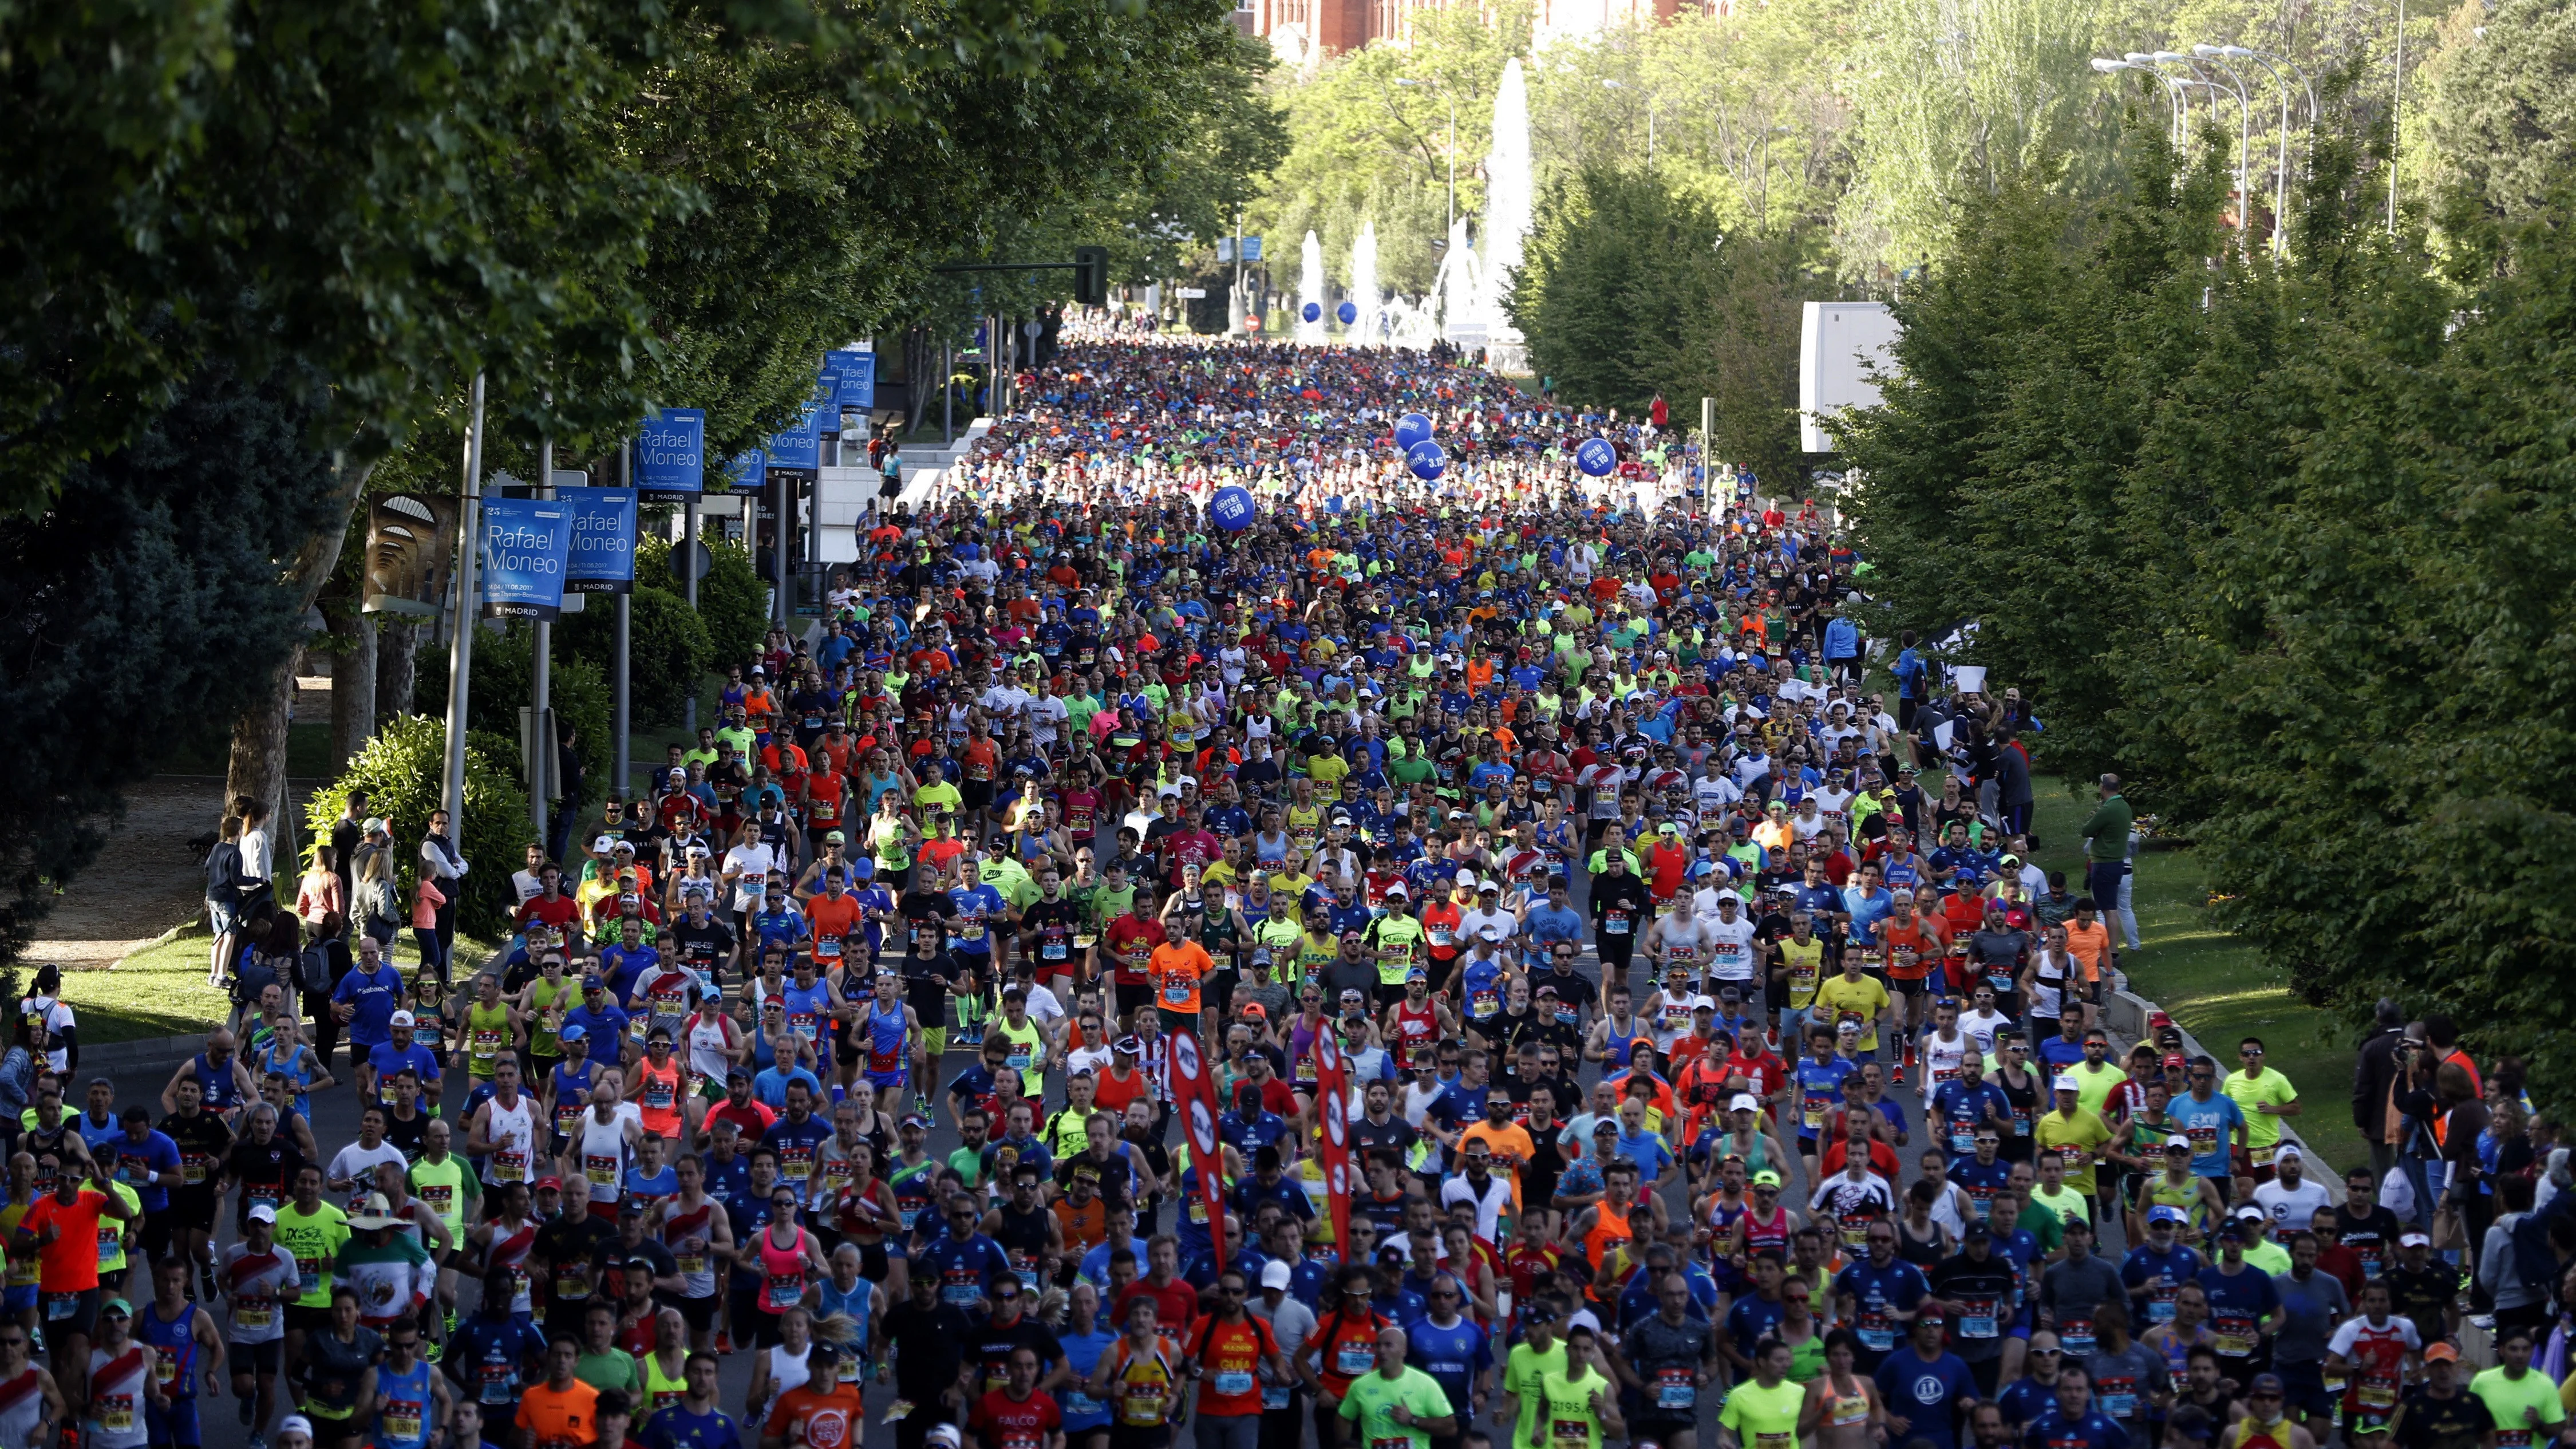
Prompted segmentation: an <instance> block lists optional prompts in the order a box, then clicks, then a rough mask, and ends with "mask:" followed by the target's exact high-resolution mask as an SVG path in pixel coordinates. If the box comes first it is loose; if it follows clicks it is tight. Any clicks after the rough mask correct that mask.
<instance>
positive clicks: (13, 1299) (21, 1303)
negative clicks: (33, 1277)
mask: <svg viewBox="0 0 2576 1449" xmlns="http://www.w3.org/2000/svg"><path fill="white" fill-rule="evenodd" d="M35 1306H36V1285H35V1284H33V1283H30V1284H28V1285H26V1286H25V1287H23V1288H12V1289H10V1290H9V1291H8V1293H7V1294H6V1295H5V1296H0V1312H7V1313H24V1312H26V1311H27V1310H29V1309H31V1308H33V1307H35Z"/></svg>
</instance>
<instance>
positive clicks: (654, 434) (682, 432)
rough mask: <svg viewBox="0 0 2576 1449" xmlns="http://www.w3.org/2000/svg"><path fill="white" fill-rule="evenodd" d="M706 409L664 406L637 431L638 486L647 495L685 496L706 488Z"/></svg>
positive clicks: (636, 465)
mask: <svg viewBox="0 0 2576 1449" xmlns="http://www.w3.org/2000/svg"><path fill="white" fill-rule="evenodd" d="M706 462H707V410H706V409H705V408H664V409H663V410H662V411H660V412H658V413H647V414H645V416H644V422H643V425H642V426H641V427H639V428H637V429H636V431H635V486H636V487H637V488H639V489H641V490H643V494H644V496H645V497H647V498H679V499H684V500H685V499H686V498H687V497H688V496H689V495H691V494H693V493H699V492H702V491H704V490H705V487H706Z"/></svg>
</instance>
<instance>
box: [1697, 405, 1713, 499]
mask: <svg viewBox="0 0 2576 1449" xmlns="http://www.w3.org/2000/svg"><path fill="white" fill-rule="evenodd" d="M1716 436H1717V399H1715V398H1713V397H1704V398H1701V399H1700V400H1699V487H1700V502H1701V503H1702V504H1703V505H1704V506H1706V507H1707V508H1709V509H1710V510H1712V516H1714V510H1715V509H1716V507H1717V445H1716V444H1715V443H1713V442H1711V441H1710V440H1711V439H1712V438H1715V437H1716Z"/></svg>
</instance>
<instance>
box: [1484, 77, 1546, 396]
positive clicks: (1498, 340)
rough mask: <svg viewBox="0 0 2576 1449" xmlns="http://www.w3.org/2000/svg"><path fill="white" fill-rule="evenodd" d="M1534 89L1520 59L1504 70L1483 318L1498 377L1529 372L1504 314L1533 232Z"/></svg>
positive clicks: (1489, 157) (1489, 186)
mask: <svg viewBox="0 0 2576 1449" xmlns="http://www.w3.org/2000/svg"><path fill="white" fill-rule="evenodd" d="M1532 185H1533V183H1532V180H1531V165H1530V120H1529V84H1528V82H1527V81H1526V80H1525V79H1524V78H1523V76H1522V74H1521V62H1520V57H1518V56H1514V57H1512V58H1511V59H1510V60H1508V61H1506V62H1504V64H1503V79H1502V83H1501V85H1499V86H1498V87H1496V88H1495V91H1494V146H1493V149H1492V150H1491V151H1488V152H1486V153H1485V232H1484V236H1483V238H1482V240H1483V241H1484V244H1485V255H1484V267H1483V282H1484V287H1483V291H1484V295H1483V297H1482V298H1481V299H1480V305H1479V309H1478V310H1479V313H1480V315H1481V316H1482V318H1483V319H1484V323H1485V343H1486V348H1487V352H1486V359H1485V360H1486V362H1487V364H1488V365H1490V366H1491V367H1493V368H1494V369H1495V370H1496V371H1498V372H1525V371H1527V370H1528V368H1529V348H1528V345H1527V343H1526V342H1525V341H1524V340H1523V338H1522V337H1521V333H1520V329H1519V328H1517V327H1514V326H1513V325H1512V323H1511V318H1510V317H1509V316H1508V315H1507V314H1506V313H1505V312H1504V310H1503V301H1504V299H1505V297H1507V296H1508V295H1509V294H1510V292H1511V287H1512V281H1513V276H1512V274H1513V273H1514V272H1515V271H1517V270H1519V268H1520V264H1521V243H1522V241H1523V240H1524V239H1525V238H1527V237H1528V235H1529V230H1530V202H1531V187H1532Z"/></svg>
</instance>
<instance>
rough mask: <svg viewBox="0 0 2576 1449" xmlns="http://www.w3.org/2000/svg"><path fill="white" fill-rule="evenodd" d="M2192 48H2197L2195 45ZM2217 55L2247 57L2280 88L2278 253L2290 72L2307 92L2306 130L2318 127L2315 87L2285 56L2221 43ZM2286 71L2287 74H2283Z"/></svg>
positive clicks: (2286, 184)
mask: <svg viewBox="0 0 2576 1449" xmlns="http://www.w3.org/2000/svg"><path fill="white" fill-rule="evenodd" d="M2193 49H2195V50H2197V49H2199V47H2198V46H2194V47H2193ZM2218 53H2219V54H2220V55H2224V56H2229V57H2232V58H2234V59H2237V60H2250V61H2252V62H2254V63H2255V64H2256V65H2259V66H2261V67H2263V69H2265V70H2267V71H2269V72H2271V75H2272V81H2273V84H2275V85H2276V86H2278V87H2279V88H2280V91H2281V154H2280V158H2279V161H2278V163H2277V165H2276V166H2275V167H2274V170H2273V177H2272V196H2273V202H2272V250H2273V251H2274V252H2275V253H2276V254H2277V253H2279V252H2282V251H2284V250H2286V249H2287V248H2288V246H2289V233H2288V228H2287V226H2286V225H2284V222H2285V220H2286V218H2287V217H2288V215H2289V209H2290V76H2297V77H2298V78H2299V86H2300V89H2302V90H2304V91H2306V92H2307V95H2308V134H2309V135H2310V136H2312V137H2313V136H2314V135H2315V134H2316V130H2317V88H2316V87H2315V86H2313V85H2310V84H2309V83H2308V75H2307V72H2306V71H2303V70H2301V69H2299V67H2298V66H2297V65H2296V64H2295V63H2293V62H2292V61H2291V60H2290V59H2289V57H2287V56H2278V55H2269V54H2266V53H2264V52H2263V51H2259V50H2248V49H2246V48H2245V47H2244V46H2241V45H2222V46H2219V47H2218ZM2284 71H2287V72H2288V74H2287V75H2285V74H2283V72H2284Z"/></svg>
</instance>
